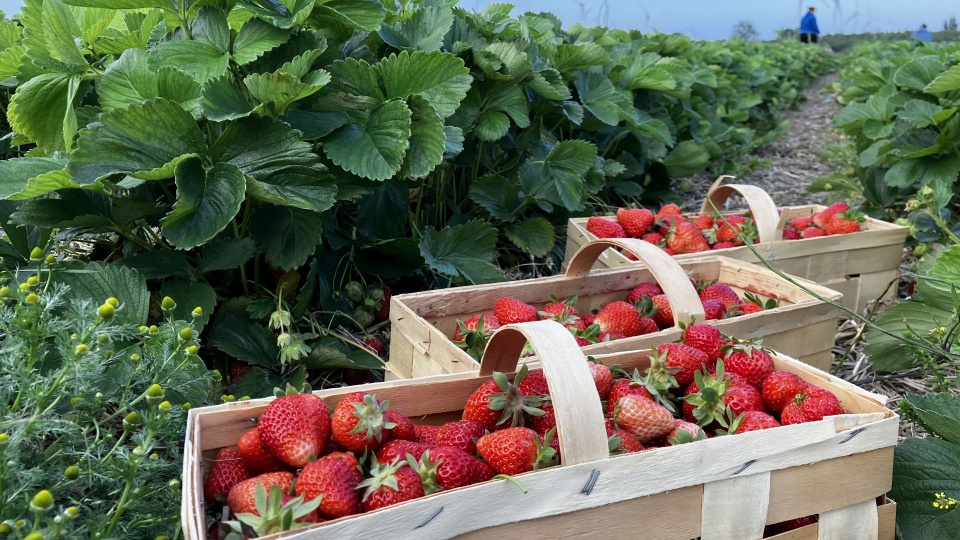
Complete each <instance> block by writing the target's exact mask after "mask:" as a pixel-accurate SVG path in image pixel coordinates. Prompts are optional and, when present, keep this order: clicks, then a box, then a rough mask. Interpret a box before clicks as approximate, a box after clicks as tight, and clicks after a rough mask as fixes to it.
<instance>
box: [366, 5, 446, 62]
mask: <svg viewBox="0 0 960 540" xmlns="http://www.w3.org/2000/svg"><path fill="white" fill-rule="evenodd" d="M451 26H453V10H451V9H450V8H448V7H446V6H429V7H423V8H420V9H418V10H416V11H414V12H413V14H412V15H410V16H409V17H408V18H407V19H405V20H404V21H403V22H398V23H396V24H394V25H393V26H387V25H382V26H381V27H380V32H379V33H380V38H381V39H383V41H384V42H385V43H387V44H388V45H391V46H393V47H396V48H397V49H413V50H417V51H436V50H439V49H440V48H441V47H443V37H444V36H445V35H446V34H447V32H449V31H450V27H451Z"/></svg>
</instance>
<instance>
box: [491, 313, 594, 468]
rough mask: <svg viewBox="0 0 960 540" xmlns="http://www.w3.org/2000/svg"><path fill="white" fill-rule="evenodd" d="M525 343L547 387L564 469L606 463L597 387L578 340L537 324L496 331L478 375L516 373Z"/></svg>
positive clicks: (563, 331) (543, 323) (548, 325)
mask: <svg viewBox="0 0 960 540" xmlns="http://www.w3.org/2000/svg"><path fill="white" fill-rule="evenodd" d="M528 341H529V342H530V344H531V345H532V346H533V349H534V350H535V351H536V353H537V357H538V358H539V359H540V365H541V367H542V369H543V372H544V375H546V377H547V383H548V385H549V386H550V399H551V400H552V403H553V412H554V414H555V415H556V417H557V437H558V438H559V440H560V455H561V457H562V459H563V463H564V464H565V465H577V464H580V463H588V462H591V461H597V460H600V459H606V458H608V457H609V456H610V450H609V447H608V446H607V431H606V428H604V425H603V411H602V410H601V409H600V398H599V397H598V396H597V387H596V386H594V384H593V377H592V376H591V375H590V369H589V368H588V367H587V360H586V358H585V357H584V356H583V353H581V352H580V346H579V345H577V340H576V339H574V338H573V334H571V333H570V331H569V330H567V329H566V328H564V327H563V325H561V324H560V323H558V322H555V321H536V322H529V323H521V324H508V325H506V326H502V327H500V329H499V330H497V331H496V332H495V333H494V334H493V336H492V337H491V338H490V341H489V342H488V343H487V348H486V350H484V352H483V359H482V360H481V361H480V375H481V376H485V375H490V374H492V373H493V372H494V371H501V372H504V373H511V372H513V371H515V370H516V368H517V362H518V360H519V359H520V353H521V351H522V350H523V346H524V344H526V343H527V342H528Z"/></svg>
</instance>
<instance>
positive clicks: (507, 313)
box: [493, 298, 540, 325]
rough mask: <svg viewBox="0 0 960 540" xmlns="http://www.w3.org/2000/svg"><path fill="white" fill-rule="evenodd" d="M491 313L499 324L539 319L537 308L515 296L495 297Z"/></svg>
mask: <svg viewBox="0 0 960 540" xmlns="http://www.w3.org/2000/svg"><path fill="white" fill-rule="evenodd" d="M493 314H494V315H496V317H497V322H499V323H500V324H501V325H503V324H514V323H522V322H533V321H536V320H539V319H540V313H539V312H538V311H537V308H535V307H533V306H531V305H530V304H526V303H524V302H521V301H520V300H517V299H516V298H497V301H496V302H495V303H494V304H493Z"/></svg>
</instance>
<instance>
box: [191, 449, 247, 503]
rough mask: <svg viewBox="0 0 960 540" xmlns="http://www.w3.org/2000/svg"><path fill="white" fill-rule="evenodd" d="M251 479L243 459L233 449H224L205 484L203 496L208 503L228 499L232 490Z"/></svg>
mask: <svg viewBox="0 0 960 540" xmlns="http://www.w3.org/2000/svg"><path fill="white" fill-rule="evenodd" d="M247 478H250V473H249V472H248V471H247V469H246V467H244V465H243V457H242V456H241V455H240V453H239V452H237V451H236V450H234V449H233V448H223V449H221V450H220V451H219V452H217V459H216V461H214V463H213V467H212V468H211V469H210V474H208V475H207V479H206V481H204V483H203V496H204V498H205V500H206V501H207V502H208V503H211V502H213V501H214V500H216V499H217V498H218V497H220V498H223V497H226V496H227V494H229V493H230V489H231V488H232V487H233V486H235V485H237V484H239V483H240V482H243V481H244V480H246V479H247Z"/></svg>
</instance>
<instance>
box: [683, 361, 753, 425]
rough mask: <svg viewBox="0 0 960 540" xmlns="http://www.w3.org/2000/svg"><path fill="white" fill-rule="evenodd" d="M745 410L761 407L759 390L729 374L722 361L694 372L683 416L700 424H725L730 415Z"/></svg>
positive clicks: (688, 388)
mask: <svg viewBox="0 0 960 540" xmlns="http://www.w3.org/2000/svg"><path fill="white" fill-rule="evenodd" d="M747 410H761V411H762V410H763V398H761V397H760V392H758V391H757V389H756V388H754V387H752V386H750V385H749V384H747V383H746V382H745V381H743V379H742V378H740V377H738V376H736V375H734V376H733V377H730V376H729V375H728V374H727V373H726V371H725V369H724V364H723V361H721V360H718V361H717V364H716V366H715V367H713V366H707V368H706V369H705V370H704V371H701V372H697V373H696V374H695V376H694V380H693V382H692V383H690V385H689V386H687V389H686V391H685V392H684V397H683V417H684V418H685V419H686V420H688V421H690V422H695V423H696V424H697V425H699V426H716V425H719V426H720V427H728V426H729V423H728V422H729V420H730V419H731V416H734V417H735V416H736V415H739V414H740V413H741V412H744V411H747ZM731 412H732V415H731Z"/></svg>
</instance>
